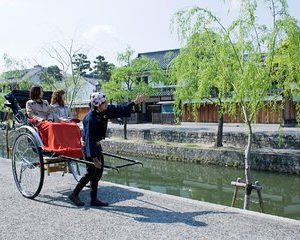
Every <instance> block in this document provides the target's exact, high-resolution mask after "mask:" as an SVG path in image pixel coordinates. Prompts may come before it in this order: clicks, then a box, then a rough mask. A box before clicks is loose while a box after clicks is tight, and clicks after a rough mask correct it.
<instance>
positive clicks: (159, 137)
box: [103, 124, 300, 175]
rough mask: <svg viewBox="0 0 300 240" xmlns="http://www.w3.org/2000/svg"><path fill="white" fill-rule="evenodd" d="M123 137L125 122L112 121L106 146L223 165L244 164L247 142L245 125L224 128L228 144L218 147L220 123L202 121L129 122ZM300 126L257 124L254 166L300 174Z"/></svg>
mask: <svg viewBox="0 0 300 240" xmlns="http://www.w3.org/2000/svg"><path fill="white" fill-rule="evenodd" d="M127 136H128V139H129V140H123V139H122V137H123V129H122V127H121V126H118V125H115V124H110V126H109V129H108V139H107V140H106V141H105V142H103V147H104V148H106V149H108V150H110V151H113V152H116V153H122V154H124V153H127V154H130V155H141V154H142V155H144V156H148V157H155V158H161V159H166V160H174V161H190V162H196V163H201V164H202V163H203V164H215V165H221V166H235V167H243V166H244V149H245V146H246V143H247V133H246V130H245V128H241V127H237V125H229V126H227V127H225V128H224V134H223V144H224V147H221V148H216V147H214V143H215V139H216V127H215V126H214V125H210V124H202V125H201V126H200V125H193V126H190V125H183V126H169V125H168V126H167V125H142V124H141V125H128V132H127ZM299 149H300V130H298V129H296V128H295V129H280V128H279V130H278V126H277V125H274V126H270V125H268V126H266V125H259V126H256V128H254V141H253V151H252V162H251V167H252V168H253V169H257V170H268V171H276V172H284V173H292V174H298V175H300V150H299Z"/></svg>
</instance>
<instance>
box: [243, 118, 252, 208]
mask: <svg viewBox="0 0 300 240" xmlns="http://www.w3.org/2000/svg"><path fill="white" fill-rule="evenodd" d="M247 125H248V128H249V133H248V143H247V147H246V149H245V178H246V189H245V198H244V209H249V207H250V195H251V190H252V182H251V173H250V161H251V158H250V154H251V147H252V139H253V132H252V126H251V123H250V122H248V123H247Z"/></svg>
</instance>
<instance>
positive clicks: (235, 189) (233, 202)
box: [231, 178, 241, 207]
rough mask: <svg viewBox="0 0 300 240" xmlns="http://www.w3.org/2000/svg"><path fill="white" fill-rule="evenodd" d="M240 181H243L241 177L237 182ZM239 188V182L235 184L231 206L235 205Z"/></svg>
mask: <svg viewBox="0 0 300 240" xmlns="http://www.w3.org/2000/svg"><path fill="white" fill-rule="evenodd" d="M240 182H241V179H240V178H237V179H236V183H240ZM231 184H232V183H231ZM238 190H239V186H237V184H234V191H233V196H232V201H231V207H234V206H235V203H236V198H237V194H238Z"/></svg>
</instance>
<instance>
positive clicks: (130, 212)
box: [0, 159, 300, 240]
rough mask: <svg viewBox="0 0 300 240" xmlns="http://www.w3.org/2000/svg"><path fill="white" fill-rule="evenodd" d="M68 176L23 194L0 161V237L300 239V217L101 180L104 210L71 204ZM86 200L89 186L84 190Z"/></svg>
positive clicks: (72, 183)
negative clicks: (32, 197)
mask: <svg viewBox="0 0 300 240" xmlns="http://www.w3.org/2000/svg"><path fill="white" fill-rule="evenodd" d="M75 184H76V182H75V180H74V179H73V178H72V176H71V175H70V174H66V175H65V176H64V177H62V176H61V174H59V173H55V174H51V175H50V176H46V179H45V183H44V187H43V189H42V192H41V193H40V195H39V196H38V197H37V198H36V199H35V200H29V199H26V198H24V197H22V196H21V194H20V193H19V192H18V191H17V189H16V187H15V184H14V181H13V177H12V172H11V166H10V161H9V160H6V159H0V213H1V214H0V239H5V240H10V239H13V240H18V239H47V240H48V239H70V240H71V239H72V240H73V239H76V240H77V239H105V240H109V239H112V240H118V239H134V240H138V239H143V240H144V239H151V240H155V239H159V240H161V239H172V240H174V239H176V240H177V239H184V240H186V239H272V240H274V239H280V240H282V239H299V236H300V221H296V220H291V219H287V218H281V217H275V216H271V215H266V214H260V213H255V212H251V211H243V210H240V209H234V208H230V207H226V206H221V205H215V204H209V203H205V202H201V201H195V200H189V199H185V198H180V197H175V196H170V195H165V194H160V193H155V192H150V191H146V190H141V189H137V188H132V187H126V186H122V185H117V184H112V183H108V182H101V187H100V192H99V196H101V198H102V199H103V200H105V201H108V202H109V203H110V207H107V208H92V207H90V206H89V205H87V206H86V207H83V208H77V207H74V206H73V205H72V204H71V203H70V202H69V201H68V198H67V196H68V195H69V194H70V192H71V190H72V189H73V188H74V186H75ZM82 198H83V200H84V201H85V202H87V201H88V199H89V189H85V190H84V191H83V193H82Z"/></svg>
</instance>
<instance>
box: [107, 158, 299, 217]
mask: <svg viewBox="0 0 300 240" xmlns="http://www.w3.org/2000/svg"><path fill="white" fill-rule="evenodd" d="M141 160H142V162H143V164H144V167H141V166H140V165H136V166H131V167H127V168H122V169H120V173H117V172H116V171H111V170H110V171H107V172H105V174H104V176H103V180H104V181H110V182H114V183H119V184H124V185H128V186H133V187H137V188H142V189H148V190H151V191H156V192H161V193H166V194H170V195H176V196H181V197H185V198H191V199H195V200H201V201H205V202H211V203H216V204H222V205H226V206H230V204H231V199H232V194H233V187H232V186H231V185H230V183H231V181H233V180H236V178H237V177H240V178H242V179H243V174H244V172H243V170H242V169H232V168H224V167H218V166H203V165H197V164H193V163H182V162H171V161H163V160H153V159H141ZM109 162H114V163H115V161H114V160H112V159H108V158H106V164H107V163H109ZM252 176H253V180H254V181H255V180H258V181H259V182H260V184H261V185H262V187H263V190H262V196H263V200H264V208H265V212H266V213H268V214H272V215H278V216H283V217H288V218H294V219H298V220H300V176H297V175H286V174H278V173H270V172H257V171H252ZM243 196H244V192H243V191H242V190H240V192H239V194H238V201H237V207H239V208H242V205H243ZM251 196H252V203H251V210H253V211H260V209H259V205H258V198H257V194H256V191H253V192H252V195H251Z"/></svg>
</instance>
